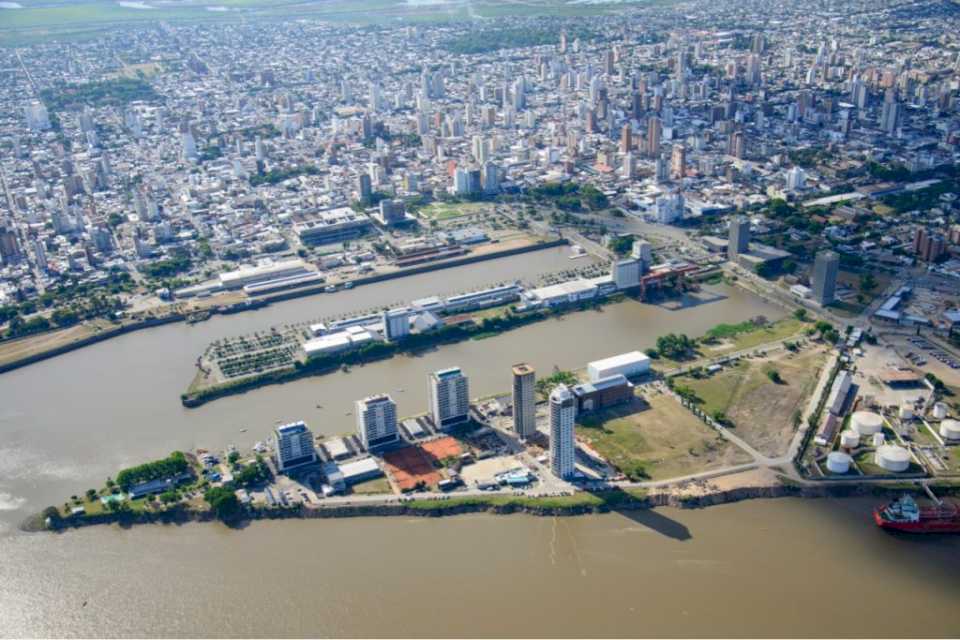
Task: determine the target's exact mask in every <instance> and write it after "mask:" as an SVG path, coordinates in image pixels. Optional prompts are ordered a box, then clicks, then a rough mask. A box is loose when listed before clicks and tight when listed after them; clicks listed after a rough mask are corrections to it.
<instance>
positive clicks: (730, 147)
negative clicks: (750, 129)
mask: <svg viewBox="0 0 960 640" xmlns="http://www.w3.org/2000/svg"><path fill="white" fill-rule="evenodd" d="M744 147H745V143H744V138H743V131H734V132H733V133H731V134H730V138H729V139H728V140H727V155H731V156H733V157H734V158H737V159H742V158H743V155H744Z"/></svg>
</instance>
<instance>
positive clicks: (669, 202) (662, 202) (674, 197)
mask: <svg viewBox="0 0 960 640" xmlns="http://www.w3.org/2000/svg"><path fill="white" fill-rule="evenodd" d="M683 206H684V203H683V196H682V195H680V194H679V193H671V194H668V195H663V196H660V197H659V198H657V201H656V204H655V205H654V211H653V213H654V216H655V217H656V219H657V222H659V223H660V224H671V223H673V222H675V221H677V220H679V219H680V218H682V217H683Z"/></svg>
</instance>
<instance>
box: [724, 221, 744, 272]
mask: <svg viewBox="0 0 960 640" xmlns="http://www.w3.org/2000/svg"><path fill="white" fill-rule="evenodd" d="M749 248H750V220H749V219H747V218H744V217H743V216H736V217H734V218H733V219H732V220H730V236H729V241H728V243H727V259H728V260H730V261H731V262H736V261H737V257H738V256H739V255H740V254H741V253H746V252H747V250H748V249H749Z"/></svg>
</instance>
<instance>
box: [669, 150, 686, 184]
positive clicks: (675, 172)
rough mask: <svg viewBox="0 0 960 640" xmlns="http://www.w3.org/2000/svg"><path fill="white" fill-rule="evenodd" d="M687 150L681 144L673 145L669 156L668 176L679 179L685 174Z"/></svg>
mask: <svg viewBox="0 0 960 640" xmlns="http://www.w3.org/2000/svg"><path fill="white" fill-rule="evenodd" d="M686 165H687V150H686V148H685V147H684V146H683V145H682V144H675V145H673V152H672V154H671V157H670V177H671V178H673V179H674V180H680V179H682V178H683V176H684V175H685V174H686Z"/></svg>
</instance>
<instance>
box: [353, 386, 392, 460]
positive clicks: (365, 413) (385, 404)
mask: <svg viewBox="0 0 960 640" xmlns="http://www.w3.org/2000/svg"><path fill="white" fill-rule="evenodd" d="M356 415H357V434H358V435H359V436H360V441H361V442H362V443H363V446H364V447H365V448H366V449H367V450H368V451H370V450H373V449H375V448H377V447H379V446H382V445H385V444H389V443H391V442H396V441H397V440H398V439H399V438H400V434H399V432H398V431H397V403H396V402H394V401H393V398H391V397H390V396H389V395H386V394H384V395H377V396H369V397H367V398H364V399H363V400H357V407H356Z"/></svg>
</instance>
